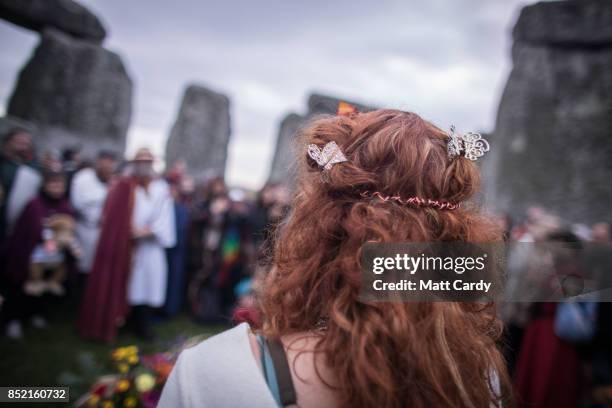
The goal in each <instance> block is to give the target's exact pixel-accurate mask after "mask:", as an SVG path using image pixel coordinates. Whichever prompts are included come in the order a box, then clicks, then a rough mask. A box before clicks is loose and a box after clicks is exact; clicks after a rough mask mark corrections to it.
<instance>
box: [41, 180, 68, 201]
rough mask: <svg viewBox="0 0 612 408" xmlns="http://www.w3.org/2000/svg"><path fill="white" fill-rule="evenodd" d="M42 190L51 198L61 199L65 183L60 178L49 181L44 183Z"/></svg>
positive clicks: (64, 190)
mask: <svg viewBox="0 0 612 408" xmlns="http://www.w3.org/2000/svg"><path fill="white" fill-rule="evenodd" d="M43 189H44V191H45V193H47V195H48V196H49V197H51V198H62V197H63V196H64V193H65V192H66V183H65V182H64V180H63V179H61V178H55V179H51V180H49V181H47V182H46V183H45V185H44V187H43Z"/></svg>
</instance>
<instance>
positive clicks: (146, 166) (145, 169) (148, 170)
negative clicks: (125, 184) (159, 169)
mask: <svg viewBox="0 0 612 408" xmlns="http://www.w3.org/2000/svg"><path fill="white" fill-rule="evenodd" d="M133 166H134V167H133V169H134V170H133V171H134V176H136V177H142V178H146V177H152V176H153V162H150V161H137V162H134V164H133Z"/></svg>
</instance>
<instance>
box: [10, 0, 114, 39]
mask: <svg viewBox="0 0 612 408" xmlns="http://www.w3.org/2000/svg"><path fill="white" fill-rule="evenodd" d="M0 18H3V19H5V20H7V21H10V22H11V23H13V24H16V25H18V26H21V27H25V28H28V29H30V30H34V31H43V30H45V29H47V28H56V29H58V30H60V31H63V32H65V33H67V34H70V35H72V36H74V37H76V38H80V39H83V40H87V41H90V42H93V43H96V44H101V43H102V41H103V40H104V37H106V30H105V29H104V26H103V25H102V23H101V22H100V20H99V19H98V17H96V16H95V14H93V13H92V12H91V11H89V10H88V9H87V8H85V7H83V6H82V5H80V4H79V3H77V2H75V1H73V0H0Z"/></svg>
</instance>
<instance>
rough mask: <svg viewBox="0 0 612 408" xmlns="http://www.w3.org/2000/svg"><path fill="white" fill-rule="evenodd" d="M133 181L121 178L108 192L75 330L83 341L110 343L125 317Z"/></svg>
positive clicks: (127, 307) (130, 242) (129, 261)
mask: <svg viewBox="0 0 612 408" xmlns="http://www.w3.org/2000/svg"><path fill="white" fill-rule="evenodd" d="M133 207H134V182H133V181H132V180H131V179H129V178H122V179H120V180H119V181H118V182H116V183H115V184H114V185H113V186H112V187H111V189H110V191H109V193H108V197H107V199H106V203H105V204H104V209H103V212H102V229H101V231H100V238H99V240H98V246H97V249H96V255H95V258H94V263H93V267H92V270H91V272H90V274H89V279H88V281H87V287H86V289H85V294H84V296H83V301H82V303H81V310H80V315H79V319H78V321H77V330H78V332H79V334H80V335H81V336H83V337H85V338H89V339H94V340H101V341H105V342H111V341H113V340H114V339H115V337H116V335H117V328H118V327H119V326H121V325H122V324H123V323H124V321H125V317H126V315H127V312H128V309H129V306H128V303H127V283H128V279H129V274H130V270H131V267H130V266H131V252H132V241H131V229H132V210H133Z"/></svg>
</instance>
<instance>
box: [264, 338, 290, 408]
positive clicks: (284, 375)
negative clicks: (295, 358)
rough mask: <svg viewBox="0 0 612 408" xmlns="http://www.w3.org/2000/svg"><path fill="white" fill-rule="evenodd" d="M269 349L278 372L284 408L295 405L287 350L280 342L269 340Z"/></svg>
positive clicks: (279, 389) (275, 369) (277, 378)
mask: <svg viewBox="0 0 612 408" xmlns="http://www.w3.org/2000/svg"><path fill="white" fill-rule="evenodd" d="M268 348H269V350H270V357H272V362H273V363H274V371H275V372H276V380H277V381H278V391H279V394H280V400H281V403H282V404H283V406H287V405H293V404H295V403H296V402H297V396H296V393H295V387H294V386H293V379H292V378H291V370H290V368H289V362H288V361H287V354H286V353H285V348H284V347H283V344H282V343H281V342H280V341H279V340H269V341H268Z"/></svg>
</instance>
